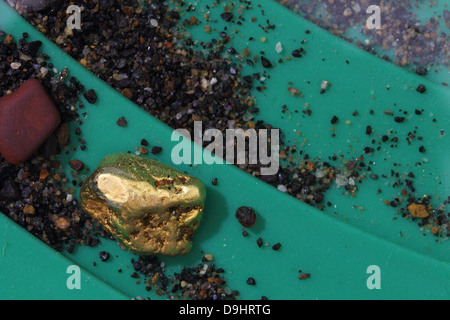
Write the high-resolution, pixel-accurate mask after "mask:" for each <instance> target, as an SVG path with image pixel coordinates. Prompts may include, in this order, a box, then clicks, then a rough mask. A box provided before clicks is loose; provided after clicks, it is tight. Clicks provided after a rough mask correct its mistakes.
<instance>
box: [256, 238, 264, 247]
mask: <svg viewBox="0 0 450 320" xmlns="http://www.w3.org/2000/svg"><path fill="white" fill-rule="evenodd" d="M256 244H257V245H258V247H260V248H261V247H262V245H263V240H262V239H261V238H258V240H256Z"/></svg>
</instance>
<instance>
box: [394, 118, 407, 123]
mask: <svg viewBox="0 0 450 320" xmlns="http://www.w3.org/2000/svg"><path fill="white" fill-rule="evenodd" d="M394 120H395V122H398V123H401V122H403V121H405V117H395V118H394Z"/></svg>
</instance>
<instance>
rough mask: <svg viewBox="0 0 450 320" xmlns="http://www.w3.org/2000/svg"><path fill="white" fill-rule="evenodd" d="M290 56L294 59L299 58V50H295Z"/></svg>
mask: <svg viewBox="0 0 450 320" xmlns="http://www.w3.org/2000/svg"><path fill="white" fill-rule="evenodd" d="M292 56H293V57H296V58H301V57H302V53H301V52H300V50H298V49H296V50H294V51H292Z"/></svg>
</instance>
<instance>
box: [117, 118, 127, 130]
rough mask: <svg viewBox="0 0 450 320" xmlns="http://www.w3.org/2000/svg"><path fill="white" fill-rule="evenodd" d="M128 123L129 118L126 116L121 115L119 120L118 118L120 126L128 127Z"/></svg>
mask: <svg viewBox="0 0 450 320" xmlns="http://www.w3.org/2000/svg"><path fill="white" fill-rule="evenodd" d="M127 124H128V122H127V120H126V119H125V117H120V118H119V120H117V125H118V126H119V127H122V128H123V127H126V126H127Z"/></svg>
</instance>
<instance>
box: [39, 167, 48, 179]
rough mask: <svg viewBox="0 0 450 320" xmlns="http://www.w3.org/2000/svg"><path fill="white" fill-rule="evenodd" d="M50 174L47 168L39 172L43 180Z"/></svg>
mask: <svg viewBox="0 0 450 320" xmlns="http://www.w3.org/2000/svg"><path fill="white" fill-rule="evenodd" d="M48 176H49V173H48V170H47V169H46V168H44V169H42V170H41V172H40V173H39V180H41V181H43V180H45V179H47V177H48Z"/></svg>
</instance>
